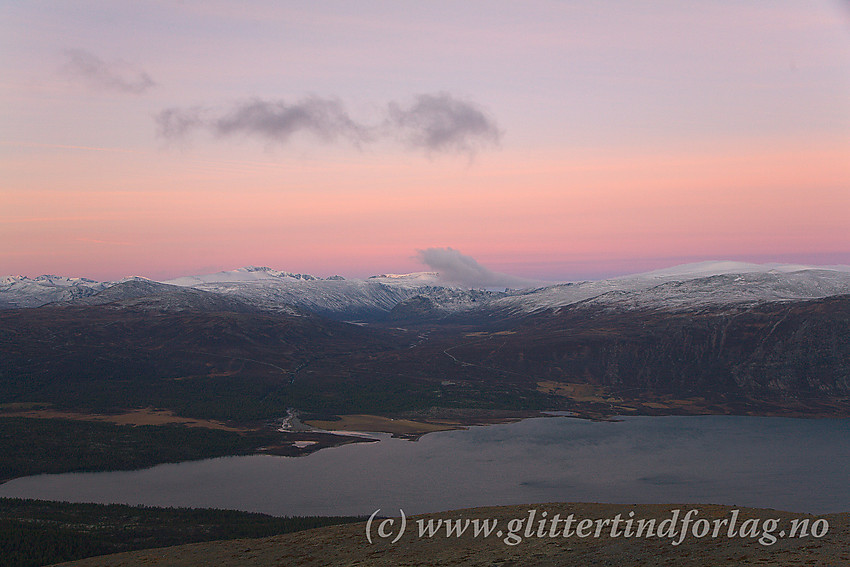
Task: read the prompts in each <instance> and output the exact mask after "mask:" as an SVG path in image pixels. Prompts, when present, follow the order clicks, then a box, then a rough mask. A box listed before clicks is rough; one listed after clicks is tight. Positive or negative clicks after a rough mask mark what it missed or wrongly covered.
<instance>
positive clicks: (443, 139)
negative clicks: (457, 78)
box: [389, 93, 502, 155]
mask: <svg viewBox="0 0 850 567" xmlns="http://www.w3.org/2000/svg"><path fill="white" fill-rule="evenodd" d="M389 124H390V126H391V129H392V130H393V131H394V132H395V133H396V135H398V136H400V137H401V138H402V139H403V140H404V141H405V142H406V143H407V144H408V145H409V146H410V147H412V148H416V149H424V150H426V151H427V152H444V153H446V152H448V153H453V152H458V153H465V154H470V155H473V154H474V153H475V152H476V150H478V149H479V148H481V147H484V146H497V145H498V144H499V141H500V138H501V135H502V134H501V132H500V131H499V128H498V126H497V125H496V123H495V122H494V121H493V120H492V119H491V118H489V117H488V116H487V115H486V114H485V113H484V111H483V110H481V109H480V108H479V107H478V106H477V105H475V104H473V103H471V102H468V101H464V100H460V99H457V98H454V97H452V96H451V95H450V94H448V93H438V94H424V95H419V96H418V97H417V98H416V102H415V103H414V104H413V105H412V106H410V107H408V108H401V107H400V106H399V105H398V104H396V103H390V105H389Z"/></svg>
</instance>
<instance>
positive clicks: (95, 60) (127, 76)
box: [64, 49, 156, 94]
mask: <svg viewBox="0 0 850 567" xmlns="http://www.w3.org/2000/svg"><path fill="white" fill-rule="evenodd" d="M64 70H65V71H66V72H67V73H68V74H69V75H71V76H73V77H75V78H77V79H80V80H82V81H84V82H85V83H87V84H88V85H89V86H90V87H93V88H96V89H103V90H113V91H118V92H122V93H129V94H141V93H143V92H145V91H146V90H148V89H149V88H151V87H153V86H155V85H156V83H155V82H154V81H153V79H151V77H150V75H148V74H147V73H146V72H144V71H143V70H141V69H139V68H137V67H135V66H133V65H130V64H129V63H126V62H124V61H114V62H111V63H107V62H106V61H103V60H102V59H100V58H99V57H97V56H96V55H94V54H93V53H89V52H88V51H85V50H82V49H68V50H65V65H64Z"/></svg>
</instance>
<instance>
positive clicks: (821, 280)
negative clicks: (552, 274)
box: [0, 261, 850, 319]
mask: <svg viewBox="0 0 850 567" xmlns="http://www.w3.org/2000/svg"><path fill="white" fill-rule="evenodd" d="M128 282H134V285H120V284H127V283H128ZM113 286H114V289H112V290H111V291H105V290H109V288H113ZM179 289H185V290H187V291H188V290H196V291H198V292H213V293H215V294H221V295H223V296H225V297H226V298H231V299H232V300H235V301H239V302H242V303H246V304H249V305H251V306H254V307H255V308H260V309H264V310H274V311H285V312H290V313H296V312H298V310H306V311H310V312H314V313H318V314H321V315H326V316H330V317H333V318H339V319H357V318H361V317H362V318H373V317H380V316H382V315H385V314H387V313H389V312H390V311H391V310H393V308H395V307H396V306H399V305H400V304H403V303H404V302H407V301H409V300H411V301H417V302H418V303H417V304H416V305H413V304H411V305H410V306H409V307H410V309H412V311H411V312H416V310H417V309H420V310H421V309H423V308H425V307H427V308H428V309H431V310H437V311H439V312H441V313H444V314H449V313H462V312H465V311H469V312H471V311H475V312H479V313H480V312H484V311H492V312H500V313H503V314H505V315H511V314H514V315H517V316H519V315H523V314H527V313H533V312H537V311H542V310H549V309H552V310H556V309H558V308H561V307H565V306H568V305H574V304H578V303H583V304H586V305H596V306H600V305H601V306H611V307H617V308H622V309H646V308H651V309H667V310H683V309H685V310H686V309H694V308H701V307H706V306H717V305H730V306H741V305H753V304H756V303H760V302H765V301H792V300H802V299H815V298H822V297H828V296H831V295H840V294H850V266H829V267H827V268H817V267H812V266H800V265H789V264H747V263H742V262H726V261H712V262H700V263H696V264H686V265H683V266H675V267H672V268H665V269H662V270H655V271H652V272H646V273H643V274H634V275H629V276H621V277H616V278H610V279H606V280H599V281H584V282H575V283H561V284H555V285H550V286H546V287H541V288H538V289H534V290H512V291H506V292H493V291H485V290H469V289H462V288H458V287H455V286H450V285H448V284H445V283H444V282H442V281H441V279H440V275H439V274H438V273H436V272H420V273H414V274H382V275H379V276H373V277H370V278H365V279H345V278H342V277H340V276H332V277H330V278H326V279H323V278H319V277H316V276H312V275H309V274H299V273H292V272H285V271H279V270H274V269H272V268H268V267H254V266H249V267H245V268H239V269H236V270H230V271H223V272H218V273H215V274H206V275H198V276H185V277H180V278H175V279H172V280H167V281H164V282H154V281H153V280H148V279H146V278H142V277H138V276H137V277H132V278H126V279H124V280H121V282H97V281H94V280H90V279H86V278H66V277H62V276H54V275H46V276H39V277H37V278H27V277H24V276H7V277H3V278H0V308H7V309H8V308H16V307H38V306H41V305H45V304H48V303H83V304H93V303H103V302H105V301H107V300H109V301H112V302H119V301H130V300H132V302H133V304H134V305H139V304H141V303H146V304H150V305H156V304H167V305H175V306H176V305H186V306H190V305H213V304H214V303H215V302H214V301H212V299H211V298H201V297H200V296H194V295H193V296H189V295H186V294H183V295H175V292H174V290H179ZM161 293H167V294H169V296H170V298H169V299H168V300H164V299H163V300H159V301H158V302H156V301H153V300H144V301H143V300H142V299H141V298H143V297H150V296H153V295H156V294H161ZM95 296H97V297H95ZM417 298H419V299H417ZM422 298H424V300H427V301H425V302H424V303H423V300H422ZM222 305H224V304H222ZM234 305H235V304H234ZM402 307H404V306H402Z"/></svg>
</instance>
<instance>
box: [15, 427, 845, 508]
mask: <svg viewBox="0 0 850 567" xmlns="http://www.w3.org/2000/svg"><path fill="white" fill-rule="evenodd" d="M376 437H379V438H380V441H379V442H376V443H357V444H352V445H345V446H342V447H335V448H330V449H324V450H321V451H319V452H317V453H314V454H312V455H309V456H306V457H298V458H290V457H274V456H265V455H257V456H248V457H225V458H218V459H209V460H204V461H194V462H185V463H177V464H167V465H159V466H156V467H152V468H149V469H144V470H138V471H122V472H108V473H70V474H59V475H39V476H32V477H27V478H20V479H16V480H13V481H10V482H8V483H6V484H3V485H0V496H7V497H21V498H38V499H45V500H66V501H71V502H102V503H125V504H145V505H155V506H190V507H215V508H231V509H238V510H247V511H255V512H264V513H268V514H275V515H337V514H370V513H371V512H373V511H374V510H376V509H377V508H381V509H382V511H383V513H386V514H392V513H397V511H398V509H399V508H402V509H404V511H405V513H420V512H432V511H441V510H449V509H456V508H465V507H472V506H489V505H501V504H523V503H542V502H556V501H557V502H563V501H580V502H612V503H711V504H729V505H736V506H754V507H761V508H774V509H781V510H788V511H794V512H809V513H815V514H822V513H829V512H847V511H850V473H849V472H848V471H850V420H847V419H812V420H806V419H786V418H771V417H734V416H700V417H625V418H622V421H618V422H590V421H585V420H580V419H575V418H570V417H547V418H536V419H527V420H524V421H520V422H517V423H510V424H504V425H492V426H486V427H472V428H470V429H468V430H460V431H446V432H439V433H431V434H429V435H426V436H424V437H422V438H421V439H420V440H419V441H416V442H411V441H405V440H400V439H392V438H390V437H389V436H387V435H380V434H379V435H376Z"/></svg>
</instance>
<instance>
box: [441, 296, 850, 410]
mask: <svg viewBox="0 0 850 567" xmlns="http://www.w3.org/2000/svg"><path fill="white" fill-rule="evenodd" d="M452 354H453V355H454V356H455V357H457V358H458V359H459V360H461V361H464V362H466V363H474V364H481V365H486V366H489V367H492V368H497V369H502V370H506V371H510V372H511V373H515V374H513V375H514V376H524V377H527V378H528V379H535V380H536V379H545V380H555V381H559V382H573V383H591V384H598V385H604V386H608V387H610V388H612V389H613V390H615V391H653V392H657V393H670V394H676V395H686V394H687V395H694V394H700V395H703V394H717V393H721V392H722V393H725V394H734V393H738V394H747V395H770V396H792V397H795V396H813V395H814V396H817V395H829V396H845V395H848V394H850V296H838V297H832V298H827V299H822V300H814V301H805V302H793V303H784V302H783V303H768V304H763V305H760V306H757V307H751V308H736V309H729V308H724V309H706V310H701V311H693V312H675V313H671V312H666V311H657V310H654V311H641V310H638V311H635V310H628V311H621V310H616V309H611V308H598V307H593V306H578V307H574V308H570V309H562V310H560V311H559V312H548V313H543V314H538V315H535V316H534V317H531V318H529V319H528V320H526V321H524V322H523V323H522V324H521V325H518V326H516V327H514V329H513V331H512V332H511V333H510V334H508V333H505V334H501V335H498V336H491V337H489V339H488V340H479V341H470V342H469V343H468V344H464V345H461V346H459V347H457V348H455V349H453V350H452Z"/></svg>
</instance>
